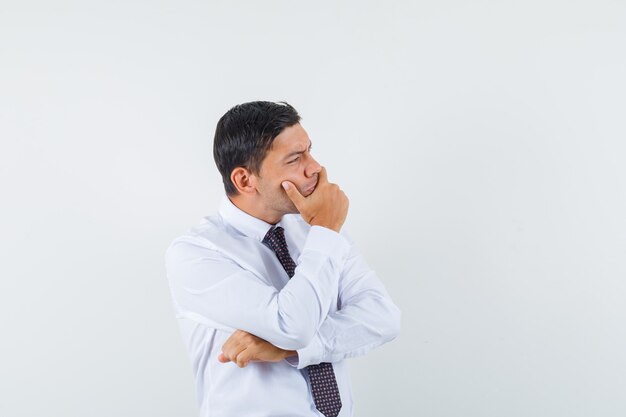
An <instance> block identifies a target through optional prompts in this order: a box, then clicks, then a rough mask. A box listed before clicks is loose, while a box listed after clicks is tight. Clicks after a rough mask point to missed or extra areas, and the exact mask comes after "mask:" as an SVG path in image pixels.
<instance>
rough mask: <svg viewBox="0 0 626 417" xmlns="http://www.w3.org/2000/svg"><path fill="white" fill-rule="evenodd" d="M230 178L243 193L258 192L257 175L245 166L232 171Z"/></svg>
mask: <svg viewBox="0 0 626 417" xmlns="http://www.w3.org/2000/svg"><path fill="white" fill-rule="evenodd" d="M230 180H231V181H232V182H233V184H235V188H237V191H239V192H240V193H241V194H252V193H254V192H256V176H255V175H254V174H252V173H251V172H250V171H248V169H246V168H245V167H237V168H235V169H233V171H232V172H231V173H230Z"/></svg>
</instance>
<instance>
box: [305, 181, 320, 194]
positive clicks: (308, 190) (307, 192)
mask: <svg viewBox="0 0 626 417" xmlns="http://www.w3.org/2000/svg"><path fill="white" fill-rule="evenodd" d="M316 186H317V183H315V184H313V185H311V186H309V187H307V188H305V189H304V192H305V193H306V194H311V193H312V192H313V191H314V190H315V187H316Z"/></svg>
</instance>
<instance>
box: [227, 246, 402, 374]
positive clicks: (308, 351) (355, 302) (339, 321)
mask: <svg viewBox="0 0 626 417" xmlns="http://www.w3.org/2000/svg"><path fill="white" fill-rule="evenodd" d="M296 270H297V269H296ZM339 300H340V303H341V305H340V309H339V310H337V311H335V312H334V313H330V314H328V316H327V317H326V318H325V320H324V321H323V323H322V325H321V326H320V328H319V329H318V331H317V332H316V333H315V336H314V337H313V339H312V340H311V342H310V343H309V344H308V345H307V346H304V347H302V348H299V349H297V355H294V353H295V352H293V351H291V352H289V351H282V352H276V351H275V349H277V348H276V347H275V346H273V345H272V344H271V343H268V342H265V341H264V340H262V339H259V338H255V337H254V336H253V335H247V334H245V332H235V333H233V335H231V337H230V338H229V339H228V341H227V342H226V343H225V344H224V347H223V358H224V359H225V360H223V362H226V361H228V360H232V361H234V362H237V364H238V365H239V366H242V365H241V364H243V366H245V365H246V364H247V363H248V362H249V361H250V360H261V361H270V362H274V361H275V360H268V359H266V358H268V357H271V358H278V357H280V356H281V355H282V356H284V359H286V360H287V361H288V362H289V363H290V364H292V365H294V366H297V367H298V368H299V369H302V368H304V367H306V366H308V365H312V364H317V363H320V362H335V361H339V360H342V359H346V358H351V357H356V356H361V355H364V354H365V353H367V352H369V351H370V350H372V349H374V348H376V347H378V346H380V345H382V344H383V343H386V342H388V341H390V340H392V339H394V338H395V337H396V336H397V335H398V333H399V331H400V310H399V309H398V308H397V307H396V306H395V304H394V303H393V302H392V301H391V299H390V297H389V295H388V293H387V291H386V290H385V288H384V286H383V284H382V283H381V281H380V280H379V279H378V276H377V275H376V272H375V271H374V270H372V269H371V268H370V267H369V266H368V265H367V263H366V262H365V259H364V258H363V256H362V255H361V254H360V253H359V252H358V250H357V249H356V247H355V246H354V245H353V246H352V250H351V252H350V257H349V258H348V260H347V262H346V264H345V268H344V271H343V272H342V277H341V279H340V281H339ZM249 336H252V337H249ZM248 343H250V345H251V347H250V350H248V351H246V349H247V347H248ZM252 345H253V346H252ZM272 355H274V356H272ZM278 360H280V359H278Z"/></svg>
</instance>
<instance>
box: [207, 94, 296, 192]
mask: <svg viewBox="0 0 626 417" xmlns="http://www.w3.org/2000/svg"><path fill="white" fill-rule="evenodd" d="M299 122H300V115H299V114H298V112H297V111H296V109H294V108H293V107H292V106H291V105H290V104H288V103H286V102H284V101H280V102H276V103H274V102H271V101H251V102H249V103H243V104H238V105H236V106H234V107H233V108H231V109H230V110H228V111H227V112H226V114H224V115H223V116H222V118H221V119H220V120H219V121H218V122H217V127H216V128H215V138H214V140H213V158H214V159H215V164H216V165H217V169H218V171H219V172H220V174H221V175H222V182H223V183H224V190H225V191H226V194H227V195H229V196H233V195H236V194H238V191H237V188H236V187H235V185H234V184H233V182H232V181H231V179H230V174H231V173H232V172H233V169H235V168H237V167H245V168H247V169H248V170H249V171H250V172H252V173H253V174H256V175H258V174H259V172H260V171H261V164H262V163H263V160H264V159H265V155H266V154H267V151H268V150H269V149H270V148H271V147H272V143H273V142H274V139H275V138H276V136H278V135H279V134H280V133H281V132H282V131H283V130H284V129H285V128H287V127H290V126H293V125H295V124H297V123H299Z"/></svg>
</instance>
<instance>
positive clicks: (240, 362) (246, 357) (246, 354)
mask: <svg viewBox="0 0 626 417" xmlns="http://www.w3.org/2000/svg"><path fill="white" fill-rule="evenodd" d="M249 361H250V350H249V349H244V350H243V351H241V352H240V353H239V354H238V355H237V359H236V363H237V366H238V367H240V368H244V367H245V366H246V365H247V364H248V362H249Z"/></svg>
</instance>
